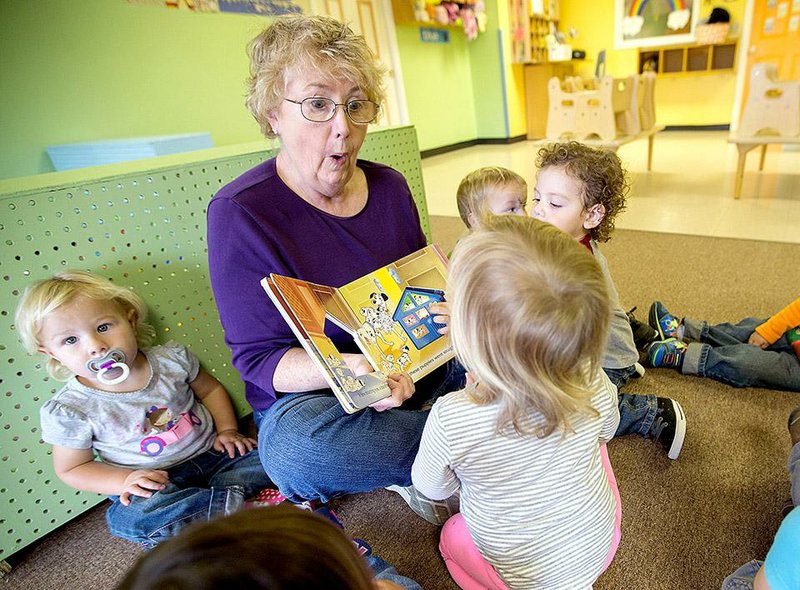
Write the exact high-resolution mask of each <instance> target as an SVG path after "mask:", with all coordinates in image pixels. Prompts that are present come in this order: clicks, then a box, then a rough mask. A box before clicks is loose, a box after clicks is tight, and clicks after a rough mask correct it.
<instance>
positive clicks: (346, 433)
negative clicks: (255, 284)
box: [254, 360, 465, 502]
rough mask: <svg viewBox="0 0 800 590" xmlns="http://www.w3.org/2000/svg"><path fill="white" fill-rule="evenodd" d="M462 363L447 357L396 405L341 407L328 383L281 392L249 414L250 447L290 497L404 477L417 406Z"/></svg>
mask: <svg viewBox="0 0 800 590" xmlns="http://www.w3.org/2000/svg"><path fill="white" fill-rule="evenodd" d="M464 385H465V371H464V368H463V367H462V366H461V364H460V363H458V362H457V361H455V360H452V361H450V362H449V363H447V365H445V367H442V368H441V369H437V370H436V371H435V372H433V373H431V374H430V375H428V376H426V377H425V378H424V379H421V380H420V381H419V382H417V384H416V393H415V394H414V396H413V397H412V398H411V399H410V400H409V401H408V402H406V403H405V404H404V405H403V406H402V407H400V408H395V409H391V410H386V411H384V412H376V411H375V410H373V409H371V408H366V409H364V410H361V411H359V412H356V413H354V414H347V413H346V412H345V411H344V410H343V409H342V406H341V405H340V404H339V402H338V401H337V400H336V398H335V397H334V395H333V393H331V391H330V390H321V391H316V392H306V393H295V394H287V395H284V396H283V397H281V398H280V399H279V400H278V401H276V402H275V403H274V404H272V405H271V406H270V407H269V408H267V409H266V410H262V411H256V412H255V414H254V417H255V420H256V425H257V426H258V452H259V454H260V455H261V460H262V462H263V464H264V468H265V469H266V470H267V473H269V475H270V477H271V478H272V480H273V481H274V482H275V484H277V486H278V489H279V490H280V491H281V493H282V494H283V495H284V496H286V497H287V498H288V499H289V500H290V501H292V502H300V501H302V500H316V499H319V500H320V501H322V502H328V501H329V500H330V499H331V498H333V497H336V496H339V495H342V494H349V493H357V492H368V491H370V490H375V489H378V488H385V487H387V486H390V485H400V486H409V485H411V464H412V463H413V462H414V458H415V457H416V456H417V450H418V449H419V442H420V439H421V438H422V429H423V428H424V427H425V421H426V420H427V419H428V412H427V411H425V410H422V409H412V408H415V407H416V408H419V407H420V406H421V405H422V404H423V403H424V402H430V401H433V400H435V399H436V398H437V397H439V396H440V395H444V394H446V393H449V392H451V391H457V390H459V389H463V388H464Z"/></svg>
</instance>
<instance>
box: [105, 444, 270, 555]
mask: <svg viewBox="0 0 800 590" xmlns="http://www.w3.org/2000/svg"><path fill="white" fill-rule="evenodd" d="M167 473H169V483H168V484H167V486H166V487H165V488H164V489H163V490H160V491H158V492H155V493H154V494H153V495H152V496H150V497H149V498H142V497H140V496H132V498H131V503H130V504H129V505H128V506H125V505H123V504H122V503H121V502H120V501H119V496H112V497H111V498H110V499H111V501H112V504H111V507H110V508H109V509H108V511H107V512H106V521H107V522H108V527H109V529H110V530H111V533H112V534H113V535H116V536H117V537H122V538H123V539H128V540H129V541H134V542H136V543H140V544H142V545H144V546H146V547H152V546H154V545H156V544H158V543H160V542H161V541H164V540H165V539H167V538H168V537H172V536H174V535H175V534H176V533H178V531H180V530H181V529H182V528H183V527H184V526H186V525H187V524H189V523H190V522H194V521H196V520H211V519H212V518H214V517H215V516H221V515H224V514H230V513H232V512H235V511H237V510H239V509H241V508H242V505H243V504H244V501H245V500H246V499H247V498H250V497H252V496H255V495H256V494H257V493H258V491H259V490H261V489H263V488H265V487H269V486H271V485H272V482H271V481H270V479H269V477H267V474H266V473H264V468H263V467H262V466H261V461H260V460H259V458H258V451H257V450H253V451H250V452H249V453H247V454H246V455H244V456H240V455H237V456H236V457H234V458H233V459H231V458H230V457H228V454H227V453H220V452H219V451H215V450H214V449H210V450H208V451H206V452H205V453H201V454H200V455H198V456H197V457H194V458H192V459H189V460H188V461H184V462H183V463H180V464H179V465H176V466H174V467H172V468H170V469H167Z"/></svg>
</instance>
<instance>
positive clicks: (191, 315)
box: [0, 127, 430, 559]
mask: <svg viewBox="0 0 800 590" xmlns="http://www.w3.org/2000/svg"><path fill="white" fill-rule="evenodd" d="M217 151H222V150H206V151H204V152H203V153H204V154H206V158H205V159H203V160H200V161H193V162H188V163H187V162H183V163H180V164H176V165H169V166H166V167H164V166H163V165H162V166H161V167H153V168H149V169H148V168H146V167H143V166H145V165H146V164H140V163H136V164H134V165H133V166H127V168H126V171H125V172H124V173H117V172H118V171H119V169H120V166H116V167H99V168H94V169H92V171H91V173H85V175H84V176H83V177H81V175H80V174H78V175H76V174H75V173H72V174H69V175H59V174H55V175H47V176H45V177H42V178H44V179H45V180H47V179H55V181H56V182H53V180H50V183H49V184H47V185H45V184H42V183H40V184H39V186H36V179H35V178H28V179H20V180H18V181H8V182H4V183H2V184H0V211H2V214H0V243H2V256H0V276H2V285H0V333H2V334H5V336H4V337H3V338H2V339H0V363H2V370H0V559H4V558H6V557H8V555H10V554H11V553H14V552H15V551H17V550H19V549H21V548H23V547H24V546H26V545H28V544H29V543H31V542H33V541H35V540H36V539H38V538H40V537H41V536H43V535H44V534H46V533H48V532H50V531H51V530H53V529H54V528H56V527H58V526H60V525H61V524H63V523H65V522H66V521H68V520H70V519H71V518H74V517H75V516H77V515H78V514H80V513H81V512H83V511H84V510H86V509H87V508H89V507H91V506H93V505H95V504H97V503H98V502H100V501H101V500H102V499H103V498H102V497H100V496H98V495H95V494H87V493H84V492H77V491H75V490H73V489H72V488H69V487H67V486H65V485H64V484H62V483H61V482H60V481H59V480H58V478H56V477H55V475H54V473H53V469H52V461H51V451H50V447H49V445H46V444H45V443H43V442H42V440H41V438H40V433H39V408H40V407H41V405H42V404H43V403H44V402H45V401H46V400H47V399H49V398H50V397H51V396H52V395H53V394H54V393H55V392H56V391H57V390H58V389H59V388H60V386H61V384H60V382H57V381H54V380H52V379H50V378H49V377H48V375H47V373H46V372H45V370H44V368H43V363H42V359H40V358H35V357H30V356H28V355H27V354H26V353H25V352H24V351H23V349H22V346H21V345H20V344H19V342H18V339H17V334H16V331H15V329H14V326H13V318H14V311H15V309H16V306H17V302H18V299H19V296H20V294H21V293H22V291H23V290H24V288H25V286H26V285H27V284H28V283H30V282H31V281H33V280H37V279H40V278H44V277H46V276H49V275H50V274H52V273H53V272H54V271H56V270H59V269H65V268H80V269H86V270H91V271H94V272H97V273H99V274H102V275H104V276H107V277H110V278H111V279H112V280H114V281H115V282H118V283H119V284H124V285H130V286H132V287H133V288H134V289H135V290H136V291H137V292H138V293H139V294H140V295H142V296H143V297H144V298H145V300H146V301H147V303H148V306H149V307H150V321H151V322H152V323H153V325H154V326H155V328H156V330H157V332H158V335H159V341H165V340H169V339H174V340H177V341H178V342H182V343H184V344H186V345H188V346H189V347H190V348H191V349H192V351H193V352H194V353H195V354H196V355H197V356H198V357H199V358H200V360H201V362H202V363H203V365H204V366H205V367H206V368H207V369H208V370H209V371H211V372H212V374H213V375H214V376H216V377H217V379H219V380H220V381H221V382H222V383H223V384H224V385H225V386H226V387H227V388H228V391H229V392H230V393H231V395H232V397H233V399H234V403H235V405H236V409H237V412H238V413H239V414H240V415H245V414H246V413H249V412H250V408H249V406H248V405H247V404H246V402H245V401H244V397H243V390H244V388H243V386H242V384H241V381H240V380H239V375H238V373H237V372H236V370H235V369H234V368H233V367H232V365H231V362H230V351H229V350H228V348H227V347H226V346H225V343H224V340H223V334H222V328H221V326H220V323H219V318H218V316H217V312H216V307H215V305H214V300H213V297H212V293H211V286H210V284H209V281H208V265H207V260H206V242H205V233H206V232H205V223H206V221H205V211H206V203H207V202H208V201H209V199H210V198H211V197H212V195H213V194H214V193H215V192H216V191H217V190H218V189H219V188H220V187H221V186H222V185H224V184H226V183H227V182H229V181H230V180H232V179H233V178H235V177H236V176H238V175H240V174H241V173H242V172H244V171H245V170H247V169H249V168H252V167H253V166H255V165H256V164H258V163H259V162H261V161H263V160H264V159H266V158H268V157H271V156H272V155H273V154H274V152H273V151H272V150H262V151H257V152H253V151H252V150H251V151H250V152H249V153H243V154H242V153H240V154H237V155H233V156H230V155H228V156H225V157H219V156H218V155H217V156H216V157H215V156H214V154H215V152H217ZM225 151H226V152H227V153H230V152H231V150H230V148H228V149H227V150H225ZM208 154H211V155H210V156H209V155H208ZM360 157H362V158H364V159H368V160H373V161H378V162H383V163H386V164H388V165H390V166H392V167H393V168H395V169H397V170H399V171H400V172H402V173H403V174H404V176H405V177H406V178H407V179H408V182H409V185H410V186H411V190H412V192H413V193H414V198H415V200H416V202H417V206H418V207H419V211H420V217H421V219H422V223H423V227H424V229H425V233H426V234H427V235H428V236H429V237H430V230H429V226H428V216H427V206H426V203H425V194H424V188H423V183H422V171H421V167H420V161H419V150H418V146H417V139H416V133H415V131H414V129H413V128H412V127H398V128H391V129H382V130H377V131H373V132H371V133H369V134H368V135H367V139H366V141H365V143H364V146H363V148H362V150H361V153H360ZM162 161H163V160H161V159H154V160H150V161H148V163H149V164H151V165H153V164H158V163H159V162H162ZM109 170H113V174H114V175H113V176H112V175H109V174H110V173H109ZM65 177H69V179H70V181H69V182H64V181H63V179H64V178H65ZM59 179H61V181H60V182H59ZM23 187H24V188H23Z"/></svg>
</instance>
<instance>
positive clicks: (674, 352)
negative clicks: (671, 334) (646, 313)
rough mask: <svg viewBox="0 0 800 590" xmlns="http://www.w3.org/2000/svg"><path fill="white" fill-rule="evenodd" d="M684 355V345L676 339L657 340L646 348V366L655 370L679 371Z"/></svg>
mask: <svg viewBox="0 0 800 590" xmlns="http://www.w3.org/2000/svg"><path fill="white" fill-rule="evenodd" d="M685 353H686V344H685V343H683V342H681V341H680V340H678V339H677V338H668V339H667V340H657V341H655V342H653V343H652V344H651V345H650V346H648V347H647V352H646V353H645V356H646V357H647V364H648V365H650V366H651V367H656V368H659V367H661V368H669V369H680V368H681V366H682V365H683V355H684V354H685Z"/></svg>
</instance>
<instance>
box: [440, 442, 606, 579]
mask: <svg viewBox="0 0 800 590" xmlns="http://www.w3.org/2000/svg"><path fill="white" fill-rule="evenodd" d="M600 460H601V462H602V464H603V469H605V472H606V475H607V476H608V483H609V485H610V486H611V491H612V492H613V493H614V499H615V500H616V504H617V507H616V512H615V515H614V539H613V540H612V541H611V549H610V550H609V552H608V557H607V558H606V563H605V565H604V566H603V571H605V570H606V568H608V566H609V565H610V564H611V561H612V560H613V559H614V555H615V554H616V553H617V547H619V541H620V538H621V537H622V530H621V524H622V503H621V501H620V498H619V489H618V488H617V479H616V478H615V477H614V470H613V469H611V461H609V459H608V451H607V450H606V445H605V444H601V445H600ZM439 551H440V552H441V554H442V557H444V562H445V564H446V565H447V570H448V571H449V572H450V575H451V576H453V580H455V582H456V584H458V585H459V587H460V588H462V589H463V590H481V589H484V588H485V589H488V590H507V589H508V587H507V586H506V585H505V583H504V582H503V580H501V579H500V576H498V575H497V572H496V571H495V570H494V568H493V567H492V566H491V565H489V562H488V561H486V560H485V559H484V558H483V555H481V553H480V551H478V548H477V547H476V546H475V542H474V541H473V540H472V537H471V536H470V534H469V530H468V529H467V524H466V523H465V522H464V517H463V516H461V515H460V514H456V515H455V516H452V517H450V518H449V519H448V521H447V522H446V523H445V524H444V526H443V527H442V534H441V537H440V538H439Z"/></svg>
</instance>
